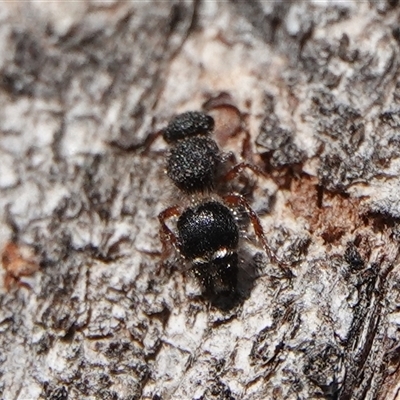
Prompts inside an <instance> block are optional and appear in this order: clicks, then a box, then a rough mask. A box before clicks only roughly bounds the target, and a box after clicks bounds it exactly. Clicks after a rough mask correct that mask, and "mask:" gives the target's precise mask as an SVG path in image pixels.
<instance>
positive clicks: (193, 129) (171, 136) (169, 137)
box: [163, 111, 214, 144]
mask: <svg viewBox="0 0 400 400" xmlns="http://www.w3.org/2000/svg"><path fill="white" fill-rule="evenodd" d="M213 129H214V119H213V118H212V117H211V116H209V115H207V114H204V113H202V112H199V111H188V112H185V113H183V114H179V115H177V116H176V117H175V118H174V119H172V121H171V122H170V123H169V124H168V126H167V127H166V128H165V129H164V131H163V138H164V140H165V141H166V142H167V143H169V144H172V143H176V142H177V141H179V140H182V139H187V138H189V137H192V136H197V135H207V134H210V133H211V131H212V130H213Z"/></svg>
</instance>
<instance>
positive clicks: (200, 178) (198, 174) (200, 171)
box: [167, 136, 220, 193]
mask: <svg viewBox="0 0 400 400" xmlns="http://www.w3.org/2000/svg"><path fill="white" fill-rule="evenodd" d="M219 158H220V157H219V149H218V146H217V144H216V143H215V142H214V140H212V139H211V138H209V137H204V136H195V137H190V138H188V139H184V140H181V141H179V142H178V143H177V144H176V146H174V147H173V148H172V149H171V151H170V154H169V156H168V159H167V174H168V176H169V178H170V179H171V180H172V181H173V182H174V183H175V185H176V186H177V187H178V188H179V189H181V190H182V191H184V192H187V193H193V192H199V191H200V192H203V191H205V190H211V189H212V187H213V185H214V177H215V174H216V170H217V166H218V163H219Z"/></svg>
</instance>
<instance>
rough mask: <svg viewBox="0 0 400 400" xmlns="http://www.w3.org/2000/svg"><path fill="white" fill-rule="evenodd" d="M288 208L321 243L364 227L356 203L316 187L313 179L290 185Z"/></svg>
mask: <svg viewBox="0 0 400 400" xmlns="http://www.w3.org/2000/svg"><path fill="white" fill-rule="evenodd" d="M291 192H292V195H291V198H290V200H289V204H290V207H291V208H292V211H293V214H294V215H295V217H296V218H304V219H306V221H307V222H308V224H309V230H310V232H311V233H312V234H315V235H318V236H320V237H322V238H323V239H324V241H325V243H335V242H338V241H339V240H340V239H341V238H342V237H343V235H345V234H348V233H350V234H351V233H354V231H355V230H357V229H358V228H359V227H361V226H364V221H363V220H362V215H361V212H360V200H358V199H354V198H351V197H349V196H347V195H342V194H337V193H332V192H328V191H325V190H323V189H322V188H321V187H320V186H318V181H317V179H316V178H313V177H309V176H302V177H301V178H300V179H294V180H293V181H292V186H291Z"/></svg>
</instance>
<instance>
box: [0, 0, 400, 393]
mask: <svg viewBox="0 0 400 400" xmlns="http://www.w3.org/2000/svg"><path fill="white" fill-rule="evenodd" d="M396 5H397V2H396V1H374V2H372V1H371V2H357V1H354V2H352V1H348V2H327V3H318V2H311V1H287V2H262V1H250V2H241V1H237V0H232V1H227V2H208V1H197V0H193V1H190V0H187V1H171V2H157V1H151V0H149V1H146V2H132V3H129V2H119V1H113V0H110V1H108V2H103V3H98V2H89V1H87V2H84V1H82V2H76V3H63V2H54V3H46V4H43V3H24V4H23V5H19V4H18V3H3V4H2V5H1V6H0V18H1V25H0V26H1V28H0V36H1V38H0V44H1V46H0V51H1V61H0V74H1V80H0V101H1V104H2V107H1V110H0V113H1V117H0V154H1V155H0V159H1V162H0V190H1V196H0V224H1V225H0V227H1V228H0V242H1V243H0V244H1V245H2V246H6V243H10V242H12V243H15V244H16V245H18V246H21V247H23V246H28V247H29V248H31V249H32V250H34V252H35V260H36V262H37V263H38V265H39V270H38V271H36V272H35V273H34V274H32V275H31V276H27V277H23V279H22V280H23V281H25V282H28V283H29V285H30V286H31V289H27V288H26V287H23V286H21V285H19V284H18V283H15V284H13V285H12V287H11V288H10V289H9V290H6V288H5V287H3V286H2V287H1V292H0V303H1V306H0V331H1V335H0V344H1V352H0V376H1V379H0V393H1V398H3V399H5V400H8V399H19V400H22V399H52V400H56V399H58V400H60V399H64V400H65V399H70V400H71V399H121V400H122V399H124V400H127V399H221V400H222V399H246V400H250V399H340V400H345V399H359V400H361V399H370V400H372V399H390V400H392V399H393V400H394V399H398V398H400V397H399V396H400V395H399V394H398V393H399V391H400V386H399V385H400V383H399V382H400V376H399V370H398V369H399V368H398V367H399V365H400V357H399V344H398V343H399V339H400V333H399V332H400V317H399V313H398V309H399V305H400V304H399V301H400V300H399V298H400V292H399V288H400V286H399V278H400V276H399V260H398V247H399V243H398V242H399V237H400V231H399V220H400V209H399V205H400V195H399V193H400V191H399V188H400V180H399V169H400V162H399V155H400V148H399V145H400V140H399V128H400V80H399V71H400V54H399V42H400V28H399V26H398V21H399V11H398V9H397V7H396ZM222 92H225V93H227V94H229V96H230V98H231V99H232V101H233V102H234V103H235V105H236V106H237V107H238V109H239V110H241V112H242V113H243V115H246V121H245V122H246V124H247V126H248V129H249V132H250V134H251V143H252V145H253V148H254V149H255V152H256V153H257V154H256V155H255V157H254V160H255V162H257V163H258V165H260V166H261V167H262V168H264V169H265V171H266V172H268V174H269V177H268V178H262V177H259V178H258V179H257V184H256V187H255V188H254V195H253V197H252V207H253V208H254V209H255V210H256V211H258V213H259V215H260V218H261V221H262V224H263V227H264V229H265V232H266V235H267V237H268V241H269V243H270V244H271V246H272V247H273V248H274V249H275V251H276V253H277V254H278V255H279V256H280V257H281V258H283V259H285V260H287V261H289V262H290V263H291V264H292V266H291V271H292V274H293V276H292V277H290V278H288V277H287V276H285V275H284V274H282V270H281V267H280V266H279V265H277V264H276V263H274V262H271V261H270V260H268V258H267V257H266V255H265V254H264V253H263V251H262V249H260V247H259V246H257V244H256V241H255V238H254V237H251V236H252V234H251V229H249V231H248V232H247V234H248V236H250V238H249V240H245V239H243V241H242V242H243V243H242V246H243V247H244V248H245V251H246V253H249V255H250V257H249V258H250V259H251V260H252V261H250V263H251V264H252V265H253V264H254V265H256V266H257V277H256V278H255V279H254V280H253V281H252V284H251V285H250V286H249V287H248V291H247V292H246V293H245V294H244V295H243V298H242V299H241V301H240V302H238V304H237V305H235V307H233V308H231V309H230V310H227V311H226V310H222V309H219V308H218V307H215V306H213V305H212V304H210V303H209V302H208V301H207V299H204V298H203V297H202V296H201V293H200V289H199V285H198V283H197V282H196V280H195V279H194V278H193V277H192V276H191V274H190V271H187V270H186V267H187V266H185V265H184V263H183V260H181V258H180V257H179V255H177V254H174V252H173V253H172V254H171V255H170V257H169V258H168V259H167V260H163V259H162V257H160V254H159V253H160V251H161V244H160V240H159V236H158V221H157V215H158V213H159V212H160V211H162V210H163V209H165V208H166V207H168V206H169V205H172V204H174V203H175V202H180V201H182V199H181V197H182V196H180V195H178V196H177V195H174V192H175V190H174V189H173V188H172V187H171V184H170V183H169V181H168V179H167V177H166V176H165V174H164V171H163V169H164V156H165V144H163V143H162V140H157V141H156V142H155V143H154V144H153V145H152V146H151V148H150V149H149V150H148V151H143V146H142V145H143V144H144V143H145V142H146V138H147V137H148V135H150V134H151V133H154V132H156V131H157V130H159V129H160V128H162V127H163V126H165V124H166V123H167V121H168V119H169V118H171V117H172V116H173V115H174V114H176V113H178V112H181V111H185V110H191V109H201V107H202V105H203V104H204V103H205V102H206V101H208V100H209V99H210V98H212V97H215V96H217V95H218V94H220V93H222ZM216 119H217V120H218V113H216ZM228 142H231V143H233V148H234V150H236V151H238V147H237V146H236V147H235V143H234V140H232V141H229V140H228ZM115 144H117V146H115ZM229 145H230V143H227V146H228V147H229ZM224 150H225V149H224ZM226 150H229V149H226ZM182 204H185V203H182ZM266 211H268V212H266ZM3 262H4V260H3ZM243 268H244V272H243V276H244V277H245V275H246V266H245V265H244V266H243ZM4 274H5V271H4Z"/></svg>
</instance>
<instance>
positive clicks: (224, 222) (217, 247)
mask: <svg viewBox="0 0 400 400" xmlns="http://www.w3.org/2000/svg"><path fill="white" fill-rule="evenodd" d="M177 229H178V246H179V250H180V252H181V254H182V255H183V256H184V257H185V258H186V259H187V260H189V261H191V262H192V263H193V271H194V275H195V276H196V277H197V278H198V279H199V281H200V282H201V284H202V285H203V287H204V289H205V294H206V295H207V297H209V298H210V299H211V300H212V301H213V302H215V301H218V302H224V301H226V300H227V299H229V297H232V296H234V295H235V293H236V286H237V276H238V255H237V247H238V244H239V227H238V225H237V223H236V221H235V218H234V216H233V214H232V212H231V210H230V209H229V208H228V207H226V206H224V205H223V204H221V203H218V202H216V201H209V202H206V203H202V204H200V205H198V206H197V207H193V208H188V209H186V210H185V211H184V212H183V213H182V215H181V216H180V217H179V219H178V222H177Z"/></svg>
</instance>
